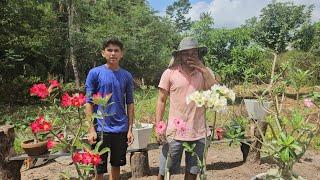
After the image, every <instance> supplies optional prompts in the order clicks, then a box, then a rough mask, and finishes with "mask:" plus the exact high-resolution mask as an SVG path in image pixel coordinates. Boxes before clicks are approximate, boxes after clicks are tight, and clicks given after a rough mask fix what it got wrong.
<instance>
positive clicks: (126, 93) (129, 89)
mask: <svg viewBox="0 0 320 180" xmlns="http://www.w3.org/2000/svg"><path fill="white" fill-rule="evenodd" d="M85 87H86V102H90V103H92V95H93V94H96V93H100V94H101V95H103V96H105V95H106V94H109V93H112V96H111V98H110V100H109V103H113V104H111V105H109V106H107V108H106V109H105V110H104V112H105V113H108V114H109V116H107V117H104V119H97V131H103V132H111V133H120V132H127V131H128V125H129V123H128V116H127V113H126V106H125V104H131V103H133V78H132V75H131V74H130V73H129V72H128V71H126V70H124V69H122V68H120V69H119V70H117V71H113V70H111V69H109V68H108V67H107V66H106V65H101V66H98V67H95V68H93V69H91V70H90V71H89V73H88V76H87V79H86V85H85ZM98 109H99V110H100V111H101V112H103V110H102V106H99V105H94V112H97V110H98ZM103 121H104V122H103Z"/></svg>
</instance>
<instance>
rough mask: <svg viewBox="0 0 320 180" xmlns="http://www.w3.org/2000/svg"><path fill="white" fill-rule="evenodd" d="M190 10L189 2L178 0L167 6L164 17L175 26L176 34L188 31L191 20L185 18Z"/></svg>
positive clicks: (187, 0)
mask: <svg viewBox="0 0 320 180" xmlns="http://www.w3.org/2000/svg"><path fill="white" fill-rule="evenodd" d="M190 9H191V4H190V2H189V0H178V1H175V2H174V3H173V4H172V5H169V6H168V7H167V9H166V15H167V16H168V17H169V18H170V19H171V20H172V22H173V24H175V26H176V29H177V31H178V32H184V31H186V30H189V29H190V27H191V25H192V23H191V18H190V17H186V15H187V14H188V13H189V10H190Z"/></svg>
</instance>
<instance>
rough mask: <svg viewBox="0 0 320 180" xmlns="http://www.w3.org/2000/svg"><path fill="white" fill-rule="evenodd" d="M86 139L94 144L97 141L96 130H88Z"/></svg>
mask: <svg viewBox="0 0 320 180" xmlns="http://www.w3.org/2000/svg"><path fill="white" fill-rule="evenodd" d="M88 141H89V143H90V144H95V143H96V142H97V132H96V131H90V132H89V134H88Z"/></svg>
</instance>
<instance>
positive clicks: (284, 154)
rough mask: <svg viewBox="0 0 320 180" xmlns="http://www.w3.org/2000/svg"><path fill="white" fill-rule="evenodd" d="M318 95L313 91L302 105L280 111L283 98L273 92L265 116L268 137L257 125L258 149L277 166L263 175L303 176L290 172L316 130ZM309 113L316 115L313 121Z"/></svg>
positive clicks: (268, 177) (284, 177)
mask: <svg viewBox="0 0 320 180" xmlns="http://www.w3.org/2000/svg"><path fill="white" fill-rule="evenodd" d="M282 97H284V96H282ZM319 97H320V96H318V93H312V94H311V95H310V97H308V98H306V99H304V101H303V102H304V106H305V108H299V109H294V110H291V111H290V112H289V113H284V112H282V111H281V109H282V108H281V107H282V105H281V103H282V102H283V99H284V98H282V100H281V101H279V100H278V96H277V95H275V96H274V98H273V99H274V104H275V108H274V110H271V109H269V110H268V111H269V113H270V114H271V115H270V116H268V117H267V119H266V121H267V124H268V127H269V129H270V132H271V137H266V136H265V135H264V133H263V132H262V130H261V129H260V128H258V130H259V131H260V134H261V136H262V142H261V143H262V148H261V149H259V150H260V151H261V152H263V153H265V154H266V155H267V156H268V157H269V158H271V159H272V160H273V161H274V162H275V164H276V165H277V168H275V169H270V170H269V171H268V172H267V174H266V179H289V180H291V179H303V178H302V177H300V176H298V175H297V174H295V173H294V172H293V165H294V164H295V163H296V162H298V161H299V160H300V159H301V158H302V156H303V155H304V154H305V152H306V151H307V149H308V147H309V146H310V144H311V141H312V139H313V138H314V137H315V135H316V134H318V133H319V129H320V127H319V121H320V119H319V110H320V108H319V106H318V105H317V103H316V102H317V101H318V100H319V99H320V98H319ZM297 101H299V100H297ZM311 114H313V116H314V115H315V114H316V115H317V117H316V118H313V120H312V121H311ZM314 117H315V116H314Z"/></svg>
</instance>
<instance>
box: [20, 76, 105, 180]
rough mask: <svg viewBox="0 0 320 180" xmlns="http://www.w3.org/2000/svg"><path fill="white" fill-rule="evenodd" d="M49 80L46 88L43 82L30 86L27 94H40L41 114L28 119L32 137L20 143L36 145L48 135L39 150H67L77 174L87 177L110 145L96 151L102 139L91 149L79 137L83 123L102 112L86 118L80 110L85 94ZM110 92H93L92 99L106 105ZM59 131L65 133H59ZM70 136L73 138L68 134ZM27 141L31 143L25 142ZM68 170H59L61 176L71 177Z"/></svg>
mask: <svg viewBox="0 0 320 180" xmlns="http://www.w3.org/2000/svg"><path fill="white" fill-rule="evenodd" d="M49 82H50V86H49V88H47V87H46V85H45V84H44V83H40V84H35V85H33V86H32V87H31V88H30V94H31V95H35V96H37V97H39V98H40V99H41V101H42V102H43V103H44V105H45V106H44V107H39V112H40V114H41V115H40V116H39V117H38V118H36V119H35V120H34V121H33V122H31V123H30V127H31V130H32V132H33V134H34V135H35V140H32V141H31V142H30V141H27V142H24V143H22V147H26V146H30V147H31V146H35V143H33V142H40V139H45V138H47V140H46V141H44V143H42V144H45V145H42V148H41V150H43V152H41V153H44V151H45V152H47V150H48V149H50V153H51V152H52V153H55V152H59V151H61V150H65V151H68V152H70V154H71V156H72V160H73V163H74V165H75V167H76V170H77V174H78V178H80V179H88V177H89V174H90V172H92V171H95V167H96V165H98V164H99V163H100V162H101V159H100V155H102V154H103V153H105V152H107V151H109V148H103V149H102V150H100V151H98V150H99V146H100V145H101V143H102V142H101V141H100V142H98V143H97V146H96V148H95V149H94V150H91V146H90V145H88V144H86V143H84V142H83V141H82V138H83V136H84V135H85V133H86V129H87V128H88V127H86V126H88V125H89V124H91V123H92V119H93V118H94V117H95V116H99V115H101V112H98V113H97V114H93V116H92V117H87V118H85V117H84V111H83V108H84V106H83V105H84V103H85V96H84V95H83V94H82V93H74V94H72V95H69V93H68V92H64V93H63V92H62V88H61V86H60V84H59V82H58V81H57V80H50V81H49ZM60 88H61V89H60ZM61 94H62V95H61ZM110 96H111V95H110ZM110 96H109V95H108V96H106V97H100V96H96V97H95V101H94V102H93V103H104V104H105V105H108V100H109V98H110ZM49 119H50V120H49ZM85 120H87V121H85ZM86 122H88V123H86ZM61 132H64V133H63V134H61ZM70 136H72V138H69V137H70ZM28 142H30V143H31V144H30V143H29V144H28ZM26 152H27V153H28V154H29V155H31V156H34V155H39V153H35V154H34V153H33V151H32V152H31V153H29V152H28V150H26ZM41 153H40V154H41ZM95 172H96V171H95ZM68 174H69V173H62V176H63V177H64V178H66V179H70V176H68Z"/></svg>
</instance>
